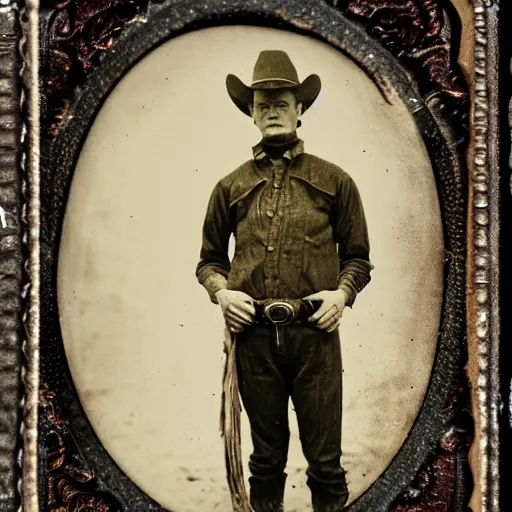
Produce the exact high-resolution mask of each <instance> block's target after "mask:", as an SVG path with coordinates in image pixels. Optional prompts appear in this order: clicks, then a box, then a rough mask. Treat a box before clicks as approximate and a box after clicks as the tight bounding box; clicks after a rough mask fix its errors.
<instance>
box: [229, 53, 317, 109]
mask: <svg viewBox="0 0 512 512" xmlns="http://www.w3.org/2000/svg"><path fill="white" fill-rule="evenodd" d="M226 87H227V90H228V94H229V96H230V98H231V99H232V100H233V103H234V104H235V105H236V106H237V107H238V108H239V109H240V110H241V111H242V112H243V113H244V114H246V115H248V116H251V111H250V106H252V102H253V96H254V91H256V90H269V89H290V90H292V91H293V92H294V94H295V97H296V98H297V102H299V103H302V113H304V112H305V111H306V110H307V109H308V108H309V107H310V106H311V105H312V104H313V102H314V101H315V100H316V98H317V96H318V94H319V93H320V88H321V82H320V77H319V76H318V75H310V76H308V77H307V78H306V79H305V80H304V81H303V82H299V77H298V75H297V70H296V69H295V66H294V65H293V64H292V61H291V60H290V57H288V55H287V54H286V53H285V52H283V51H281V50H264V51H262V52H261V53H260V55H259V57H258V60H257V61H256V64H255V65H254V71H253V75H252V84H251V85H250V86H247V85H245V84H244V83H243V82H242V81H241V80H240V79H239V78H238V77H237V76H235V75H231V74H230V75H228V76H227V78H226Z"/></svg>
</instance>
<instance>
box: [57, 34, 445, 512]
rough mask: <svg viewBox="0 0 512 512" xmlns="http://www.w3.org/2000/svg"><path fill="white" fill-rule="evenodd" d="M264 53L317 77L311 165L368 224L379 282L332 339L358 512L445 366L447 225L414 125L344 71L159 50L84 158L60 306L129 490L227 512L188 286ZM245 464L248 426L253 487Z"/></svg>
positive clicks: (303, 56)
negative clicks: (240, 89)
mask: <svg viewBox="0 0 512 512" xmlns="http://www.w3.org/2000/svg"><path fill="white" fill-rule="evenodd" d="M242 42H243V44H242ZM262 49H283V50H285V51H287V52H288V53H289V55H290V57H291V59H292V60H293V62H294V63H295V64H296V66H297V69H298V72H299V77H300V78H301V79H304V78H305V77H306V76H307V75H308V74H310V73H318V74H319V75H320V77H321V79H322V91H321V93H320V96H319V98H318V100H317V101H316V102H315V104H314V105H313V107H311V109H310V110H309V111H308V112H307V113H306V114H305V115H304V117H303V119H302V121H303V126H302V128H300V129H299V136H300V137H301V138H302V139H303V140H304V141H305V149H306V151H307V152H310V153H313V154H315V155H317V156H319V157H321V158H324V159H326V160H329V161H331V162H333V163H335V164H337V165H339V166H340V167H342V168H343V169H344V170H345V171H347V172H348V173H349V174H350V175H351V176H352V178H353V179H354V180H355V182H356V184H357V186H358V188H359V190H360V193H361V197H362V200H363V204H364V208H365V213H366V216H367V221H368V227H369V233H370V244H371V254H370V256H371V259H372V263H373V264H374V265H375V270H374V272H373V276H372V281H371V283H370V284H369V285H368V287H367V288H366V289H365V290H364V291H363V292H362V293H361V294H360V296H359V297H358V298H357V300H356V303H355V304H354V307H353V309H352V310H346V312H345V313H344V318H343V322H342V325H341V330H340V334H341V340H342V349H343V364H344V373H343V378H344V398H343V400H344V402H343V453H344V456H343V461H342V462H343V466H344V467H345V469H346V470H347V471H348V474H347V477H348V481H349V488H350V491H351V501H353V500H354V499H356V498H357V497H358V496H360V495H361V494H362V493H363V492H364V491H365V490H366V489H367V488H368V487H369V485H371V484H372V483H373V482H374V481H375V480H376V479H377V478H378V476H379V475H380V474H381V473H382V472H383V471H384V469H385V468H386V467H387V466H388V464H389V463H390V461H391V459H392V458H393V457H394V455H395V454H396V453H397V451H398V450H399V448H400V446H401V445H402V443H403V441H404V440H405V438H406V437H407V434H408V432H409V430H410V428H411V426H412V424H413V422H414V420H415V418H416V416H417V414H418V412H419V409H420V407H421V403H422V400H423V397H424V394H425V391H426V388H427V385H428V381H429V377H430V373H431V370H432V364H433V358H434V354H435V349H436V342H437V333H438V328H439V318H440V312H441V305H442V293H443V238H442V225H441V216H440V211H439V204H438V198H437V191H436V185H435V180H434V174H433V171H432V167H431V164H430V161H429V158H428V155H427V152H426V149H425V147H424V144H423V142H422V140H421V136H420V134H419V132H418V130H417V128H416V127H415V125H414V120H413V118H412V116H411V115H410V114H409V112H408V111H407V109H406V107H405V106H404V105H403V104H401V103H399V102H397V103H395V104H393V105H390V104H388V103H386V101H385V100H384V99H383V98H382V96H381V95H380V93H379V91H378V89H377V88H376V87H375V85H374V84H373V83H372V82H371V80H370V79H369V78H368V77H367V76H366V75H365V74H364V72H363V71H362V70H361V69H359V68H358V67H357V65H356V64H354V63H353V62H352V61H351V60H349V59H348V58H346V57H344V56H343V55H342V54H341V53H340V52H338V51H336V50H334V49H333V48H331V47H329V46H327V45H326V44H324V43H321V42H318V41H316V40H313V39H311V38H308V37H305V36H301V35H297V34H293V33H290V32H285V31H280V30H276V29H267V28H257V27H237V26H232V27H216V28H210V29H204V30H200V31H196V32H191V33H188V34H186V35H183V36H179V37H178V38H176V39H173V40H171V41H169V42H167V43H164V44H163V45H161V46H160V47H158V48H157V49H156V50H154V51H152V52H151V53H150V54H148V55H147V56H146V57H145V58H144V59H143V60H141V61H140V62H139V63H138V64H137V65H136V66H135V67H134V68H133V69H132V70H131V71H129V72H128V73H127V74H126V75H125V76H124V77H123V79H122V80H121V81H120V83H119V84H118V85H117V86H116V88H115V89H114V90H113V92H112V93H111V94H110V96H109V97H108V99H107V100H106V102H105V104H104V105H103V107H102V108H101V110H100V112H99V114H98V116H97V117H96V119H95V121H94V124H93V125H92V127H91V130H90V131H89V134H88V136H87V139H86V141H85V143H84V146H83V148H82V151H81V154H80V157H79V160H78V162H77V166H76V170H75V174H74V177H73V182H72V186H71V190H70V195H69V200H68V205H67V209H66V216H65V220H64V226H63V232H62V239H61V245H60V252H59V268H58V299H59V313H60V322H61V329H62V336H63V341H64V346H65V350H66V356H67V359H68V363H69V366H70V370H71V374H72V376H73V380H74V383H75V386H76V388H77V391H78V394H79V397H80V400H81V403H82V405H83V407H84V409H85V411H86V413H87V416H88V419H89V421H90V422H91V424H92V426H93V428H94V429H95V431H96V433H97V435H98V437H99V439H100V441H101V442H102V443H103V445H104V446H105V448H106V449H107V450H108V451H109V453H110V455H111V456H112V457H113V458H114V460H115V461H116V462H117V464H118V465H119V466H120V467H121V468H122V469H123V470H124V471H125V472H126V473H127V475H128V476H129V477H130V478H132V479H133V480H134V482H135V483H137V484H138V485H139V486H140V487H141V488H142V489H143V490H144V491H145V492H146V493H147V494H149V495H150V496H151V497H152V498H153V499H155V500H156V501H158V502H159V503H160V504H161V505H162V506H164V507H166V508H169V509H171V510H173V511H174V512H197V511H200V510H214V509H215V507H217V508H218V509H219V510H228V509H229V507H230V500H229V495H228V491H227V487H226V482H225V476H224V458H223V452H222V442H221V439H220V436H219V430H218V419H219V408H220V380H221V371H222V337H223V325H222V318H221V315H220V311H219V310H218V308H217V307H216V306H214V305H213V304H211V303H210V301H209V299H208V297H207V294H206V292H205V291H204V290H203V289H202V288H201V286H200V285H199V284H198V283H197V281H196V279H195V275H194V270H195V265H196V263H197V258H198V252H199V247H200V243H201V226H202V221H203V217H204V213H205V209H206V204H207V201H208V198H209V195H210V192H211V190H212V188H213V186H214V185H215V183H216V182H217V181H218V180H219V179H220V178H221V177H222V176H224V175H225V174H227V173H229V172H231V171H232V170H233V169H235V168H236V167H237V166H238V165H240V164H241V163H242V162H244V161H246V160H247V159H248V158H250V157H251V146H252V145H254V144H255V143H257V142H258V141H259V133H258V132H257V129H256V128H255V127H254V125H253V124H252V122H251V120H250V119H249V118H247V117H246V116H244V115H243V114H241V113H240V112H239V111H238V110H237V109H236V108H235V107H234V105H233V104H232V103H231V101H230V99H229V97H228V95H227V92H226V89H225V77H226V75H227V74H228V73H235V74H237V75H238V76H240V77H241V78H242V79H243V80H244V81H245V82H246V83H248V82H250V80H251V75H252V66H253V64H254V62H255V60H256V57H257V55H258V53H259V51H261V50H262ZM290 418H291V430H292V439H291V445H290V453H289V464H288V469H287V472H288V474H289V478H288V482H287V490H286V505H287V507H288V508H290V510H296V511H297V512H302V511H306V510H310V506H309V503H310V499H309V491H308V488H307V487H306V485H305V475H304V470H305V467H306V464H305V461H304V458H303V456H302V453H301V448H300V442H299V439H298V432H297V426H296V420H295V417H294V415H293V413H292V414H291V415H290ZM250 451H251V443H250V437H249V425H248V422H247V421H246V418H245V415H244V417H243V454H244V463H245V467H247V464H246V463H247V458H248V456H249V454H250ZM247 476H248V474H247V470H246V477H247Z"/></svg>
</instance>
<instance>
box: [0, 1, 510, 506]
mask: <svg viewBox="0 0 512 512" xmlns="http://www.w3.org/2000/svg"><path fill="white" fill-rule="evenodd" d="M342 3H343V5H341V4H342ZM443 8H444V9H443ZM450 9H451V7H450V5H448V4H447V2H446V1H445V2H443V1H442V0H408V1H407V2H405V3H404V2H398V1H395V0H350V1H345V2H338V1H337V0H332V1H329V2H324V1H323V0H309V1H305V2H298V1H296V0H284V1H281V2H263V1H261V2H260V1H258V0H254V1H250V0H234V1H233V2H230V3H229V5H227V2H222V1H218V2H216V1H214V2H212V3H211V4H205V3H201V2H196V1H195V0H188V1H187V0H183V1H174V2H171V1H170V0H159V1H156V0H153V1H151V0H150V1H148V0H109V2H106V3H104V4H103V5H102V6H100V5H99V4H98V2H94V1H92V0H82V1H81V2H79V1H77V0H76V1H73V0H64V1H63V2H60V3H58V2H51V1H50V0H48V1H47V2H44V3H42V5H41V6H40V5H39V2H38V0H26V2H25V3H21V2H19V3H18V2H16V1H15V0H2V2H0V31H1V35H2V36H3V37H2V39H1V40H0V119H1V120H2V128H3V129H2V131H1V133H0V207H1V208H2V209H1V210H0V363H1V364H0V371H1V372H2V373H1V375H2V378H1V380H0V386H1V388H2V393H1V397H2V398H1V401H0V407H1V409H0V413H1V414H0V427H1V429H2V433H3V436H5V437H4V439H5V442H2V444H1V448H0V465H1V467H2V471H1V472H0V474H1V477H0V511H2V512H7V511H9V512H10V511H13V510H15V509H21V510H26V511H29V512H33V511H34V512H35V511H37V510H42V511H43V510H70V511H71V510H105V511H112V510H126V511H131V510H134V511H135V510H136V511H139V510H145V511H146V510H147V511H150V510H154V511H157V510H163V509H161V508H160V507H159V506H158V505H157V504H156V503H154V502H153V501H152V500H150V499H149V498H148V497H147V496H145V495H144V494H143V493H142V492H140V491H139V490H138V489H137V488H135V486H134V484H133V483H131V482H130V481H129V480H128V478H127V477H126V476H125V475H124V474H122V472H121V471H120V470H119V469H118V468H117V466H116V465H115V464H114V463H113V461H112V460H110V458H109V457H108V456H107V455H106V453H105V452H104V450H103V448H102V447H101V445H99V442H98V441H97V439H96V438H95V436H94V434H93V432H92V429H91V428H90V426H89V425H88V423H87V421H86V420H85V417H84V415H83V411H81V409H80V406H79V404H78V403H77V400H76V396H75V394H74V389H73V385H72V380H71V377H70V375H69V372H68V370H67V369H66V368H65V359H63V357H64V355H63V352H62V348H61V347H60V345H59V343H60V338H59V336H60V335H59V328H58V318H57V315H56V310H55V304H54V291H53V289H52V279H53V278H54V274H53V272H54V259H55V257H56V251H55V247H56V242H57V240H58V235H59V225H60V220H61V216H62V213H63V207H64V205H65V200H66V193H67V187H68V185H69V182H70V178H71V175H72V170H73V166H74V161H75V158H76V155H77V151H79V148H80V145H81V141H82V140H83V137H84V136H85V134H86V132H87V129H88V126H89V124H90V122H91V120H92V118H93V117H94V115H95V113H96V111H97V110H98V108H99V107H100V105H101V102H102V99H103V98H104V97H105V95H107V94H108V91H109V88H110V87H112V86H113V85H114V84H115V83H116V81H117V80H118V79H119V78H120V76H121V75H122V74H123V73H124V72H125V71H126V70H127V69H128V68H129V67H130V66H131V65H132V64H133V63H134V62H135V61H136V60H137V59H138V58H140V57H141V56H143V55H144V54H145V53H146V52H147V51H149V50H150V49H151V48H152V47H154V46H155V45H156V44H158V43H159V42H161V41H163V40H165V39H166V38H168V37H172V36H175V35H178V34H179V33H182V32H183V31H186V30H190V29H193V28H200V27H202V26H209V25H216V24H217V25H218V24H223V23H224V24H225V23H232V22H243V23H250V24H265V25H270V26H276V25H279V26H284V27H285V28H287V29H289V30H295V31H299V32H302V33H306V34H309V35H312V36H314V37H317V38H320V39H323V40H326V41H328V42H329V43H330V44H331V45H333V46H334V47H338V48H340V49H343V50H344V51H345V52H347V53H348V54H350V55H351V56H352V58H354V59H355V60H356V61H358V62H359V63H360V65H362V66H363V67H364V68H365V70H366V71H367V72H368V73H369V74H370V76H372V77H373V79H374V80H375V81H376V83H377V84H378V85H379V87H380V88H381V90H382V91H383V94H398V95H399V96H400V97H401V98H402V99H403V100H404V101H405V102H406V104H408V105H409V106H410V108H411V112H412V113H413V115H414V116H415V117H416V119H417V121H418V124H419V127H420V129H421V130H422V131H423V133H424V136H425V137H426V139H425V140H426V143H427V146H429V147H430V154H431V158H432V161H433V163H434V166H435V168H436V170H437V178H438V183H439V190H440V194H441V197H440V198H441V201H442V203H443V212H444V226H445V236H446V240H447V253H446V257H447V265H446V268H447V281H446V295H445V311H444V320H443V327H442V329H441V336H440V342H439V353H438V357H437V363H436V370H435V371H434V373H433V377H432V382H431V385H430V388H429V393H428V394H427V397H426V400H425V403H424V406H423V409H422V412H421V413H420V416H419V417H418V420H417V423H416V424H415V426H414V427H413V430H412V431H411V435H410V437H409V439H408V440H407V441H406V443H405V444H404V447H403V448H402V450H401V452H400V453H399V454H398V455H397V457H396V459H395V460H394V461H393V462H392V464H391V466H390V468H389V469H388V470H387V471H386V472H385V473H384V475H383V476H382V477H381V478H380V479H379V480H378V481H377V482H376V483H375V484H374V485H373V486H372V487H371V489H370V490H369V491H368V492H367V493H365V495H363V497H362V498H360V499H359V500H357V501H356V502H354V504H353V505H351V506H350V507H349V510H351V511H353V512H356V511H359V510H361V511H362V510H365V511H367V510H372V512H373V511H379V510H382V511H384V510H394V511H400V512H405V511H409V512H411V511H418V512H419V511H425V512H426V511H427V510H439V511H440V512H442V511H446V512H448V511H462V510H466V508H465V507H466V501H467V497H468V496H467V492H468V489H470V488H469V487H468V485H467V479H466V476H465V475H466V471H465V468H467V461H466V457H465V453H466V451H465V436H466V435H467V434H468V428H470V427H468V422H467V418H466V416H465V415H464V411H465V408H466V406H465V402H464V401H465V399H466V398H467V397H468V396H470V397H471V401H472V405H471V408H472V412H473V418H474V427H475V428H474V434H475V435H474V442H473V444H472V464H471V466H472V475H473V478H474V483H475V485H474V488H473V492H472V501H471V506H472V507H473V510H474V512H477V511H478V512H480V511H482V512H493V511H498V510H499V509H500V502H499V499H500V498H499V496H500V493H499V462H500V458H499V446H500V444H499V430H498V424H499V415H500V390H499V367H498V365H499V330H500V329H499V322H500V320H499V308H498V299H499V293H498V290H499V264H498V261H499V258H498V256H499V255H498V237H499V218H500V217H499V97H498V84H499V70H498V61H497V59H498V55H499V53H498V20H499V8H498V4H497V2H495V1H492V0H487V1H485V2H484V0H474V5H473V10H474V15H475V18H474V20H475V45H474V57H475V60H474V80H472V81H470V84H469V85H470V87H469V102H467V99H468V92H467V89H466V86H465V84H464V81H463V80H462V75H461V73H460V72H459V71H458V68H457V66H456V65H455V64H454V59H453V46H454V45H453V44H450V43H451V41H450V35H449V34H447V33H446V30H445V28H446V26H448V25H450V24H446V23H444V21H443V16H444V15H446V13H445V11H447V12H449V11H450ZM340 11H341V12H342V13H343V16H342V15H341V14H340ZM348 17H350V18H351V20H349V19H348ZM148 19H149V20H150V21H151V23H147V24H145V23H144V21H147V20H148ZM451 26H452V27H453V26H454V25H453V23H452V24H451ZM364 29H366V32H367V33H368V34H366V33H365V30H364ZM39 30H40V34H39ZM377 40H379V41H380V43H378V42H377ZM112 47H115V49H116V54H115V56H114V54H113V53H112V52H110V51H109V50H110V49H111V48H112ZM386 48H387V49H386ZM370 50H371V54H368V52H369V51H370ZM392 54H394V55H395V56H396V57H397V58H399V59H400V61H401V64H402V67H401V66H399V65H398V64H397V63H396V60H394V59H393V57H392ZM39 59H41V67H39ZM382 63H385V64H382ZM415 84H418V86H416V85H415ZM40 94H41V95H40ZM40 99H41V105H40V102H39V100H40ZM468 106H469V108H468ZM468 110H469V120H470V122H469V141H468V132H467V131H466V130H467V120H468V116H467V114H468ZM40 122H41V126H40ZM467 142H469V147H467ZM40 152H41V162H40V161H39V158H40V156H39V155H40ZM55 155H59V165H58V166H56V165H54V164H53V162H52V159H53V158H54V157H55ZM466 155H468V158H467V161H465V157H466ZM466 163H467V171H466ZM466 172H467V174H466ZM40 180H41V182H40ZM465 187H467V192H468V193H467V196H466V194H465V193H464V190H465ZM40 190H41V191H42V197H41V201H40V199H39V194H40ZM49 194H51V195H49ZM40 215H41V219H42V222H41V221H40ZM465 215H467V216H466V218H464V216H465ZM466 220H467V222H466ZM466 227H467V229H466ZM40 236H41V241H42V243H41V246H40V241H39V238H40ZM465 270H466V272H465ZM40 279H41V286H40ZM464 296H465V299H466V300H465V301H464ZM41 299H42V300H41ZM466 315H467V323H465V320H466ZM40 326H41V327H42V331H41V332H40ZM464 326H466V332H467V380H466V379H464V378H461V377H463V376H464V374H463V371H462V370H463V368H464V364H465V360H466V359H465V356H466V348H465V347H466V345H465V341H466V339H465V338H466V336H465V330H464ZM40 351H41V357H40V353H39V352H40ZM63 361H64V365H63ZM41 377H42V378H41ZM40 379H41V385H40V382H39V381H40ZM467 384H469V386H468V385H467ZM63 413H64V414H63ZM61 416H65V417H64V418H62V417H61ZM85 440H87V441H88V443H89V444H85V443H84V442H85ZM415 475H416V477H415ZM128 502H129V503H130V504H129V505H128Z"/></svg>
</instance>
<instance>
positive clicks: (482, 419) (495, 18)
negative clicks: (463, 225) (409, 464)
mask: <svg viewBox="0 0 512 512" xmlns="http://www.w3.org/2000/svg"><path fill="white" fill-rule="evenodd" d="M473 5H474V16H475V17H474V36H475V43H474V44H475V48H474V80H473V83H472V84H471V133H470V149H469V152H468V167H469V172H470V179H469V184H470V187H469V201H468V273H467V279H468V283H467V284H468V286H467V314H468V322H467V329H468V352H469V361H468V377H469V381H470V384H471V387H472V393H471V394H472V408H473V417H474V419H475V426H476V435H475V441H474V444H473V446H472V449H471V452H472V453H471V456H472V459H473V460H472V467H473V474H474V479H475V482H476V484H475V490H474V493H473V497H472V500H471V503H470V506H471V507H472V508H473V511H474V512H497V511H499V510H500V475H499V461H500V439H499V416H500V407H501V405H500V404H501V396H500V389H499V343H500V315H499V279H500V273H499V234H500V206H499V205H500V194H499V182H500V158H499V147H500V144H499V136H500V130H499V124H500V111H499V107H500V105H499V86H500V80H499V43H498V41H499V39H498V37H499V24H498V22H499V13H500V8H499V3H498V1H497V0H496V1H494V0H474V4H473ZM475 507H476V508H475Z"/></svg>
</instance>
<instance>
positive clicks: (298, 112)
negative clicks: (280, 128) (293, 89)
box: [295, 103, 302, 119]
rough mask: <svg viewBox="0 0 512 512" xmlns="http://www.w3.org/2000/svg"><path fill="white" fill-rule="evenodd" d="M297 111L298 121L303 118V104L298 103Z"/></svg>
mask: <svg viewBox="0 0 512 512" xmlns="http://www.w3.org/2000/svg"><path fill="white" fill-rule="evenodd" d="M295 110H296V111H297V119H300V116H302V103H297V106H296V108H295Z"/></svg>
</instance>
